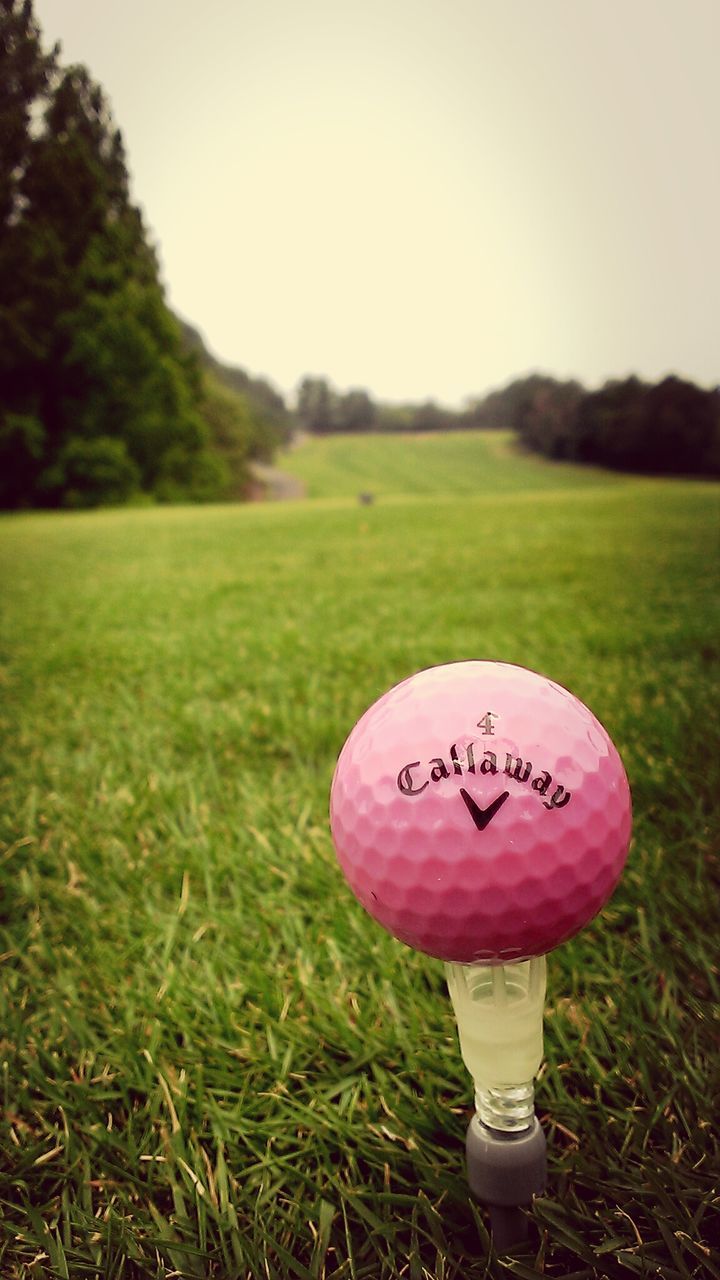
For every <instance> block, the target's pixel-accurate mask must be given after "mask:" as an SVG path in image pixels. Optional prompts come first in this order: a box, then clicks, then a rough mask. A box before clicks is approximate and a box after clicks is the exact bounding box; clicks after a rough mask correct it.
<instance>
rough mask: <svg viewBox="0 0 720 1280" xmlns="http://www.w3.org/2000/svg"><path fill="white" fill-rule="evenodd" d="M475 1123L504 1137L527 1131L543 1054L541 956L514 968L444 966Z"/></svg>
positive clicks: (544, 981) (532, 1111)
mask: <svg viewBox="0 0 720 1280" xmlns="http://www.w3.org/2000/svg"><path fill="white" fill-rule="evenodd" d="M445 973H446V977H447V984H448V989H449V991H450V998H451V1000H452V1003H453V1008H454V1010H455V1017H456V1018H457V1024H458V1032H459V1036H460V1050H461V1053H462V1056H463V1061H464V1063H465V1066H466V1067H467V1069H468V1071H469V1072H470V1075H471V1076H472V1078H473V1081H474V1083H475V1108H476V1111H477V1115H478V1119H479V1120H480V1121H481V1122H482V1124H484V1125H486V1126H487V1128H488V1129H491V1130H493V1131H495V1132H497V1133H503V1134H506V1135H508V1136H510V1135H511V1134H520V1133H522V1132H524V1131H525V1130H526V1129H529V1128H530V1127H531V1125H532V1124H533V1122H534V1115H535V1086H534V1079H535V1076H536V1074H537V1072H538V1070H539V1068H540V1063H541V1061H542V1056H543V1011H544V1007H545V987H546V967H545V957H544V956H538V957H537V958H535V959H532V960H523V961H521V962H520V963H519V964H504V965H479V964H478V965H464V964H447V965H446V966H445Z"/></svg>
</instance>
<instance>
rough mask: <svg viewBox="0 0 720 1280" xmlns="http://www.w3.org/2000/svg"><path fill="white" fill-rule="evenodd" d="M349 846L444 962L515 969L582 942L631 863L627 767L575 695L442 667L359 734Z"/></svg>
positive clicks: (394, 929)
mask: <svg viewBox="0 0 720 1280" xmlns="http://www.w3.org/2000/svg"><path fill="white" fill-rule="evenodd" d="M330 823H331V829H332V836H333V841H334V844H335V849H336V851H337V856H338V859H339V862H340V865H341V867H342V869H343V872H344V874H345V876H346V878H347V880H348V882H349V884H350V887H351V889H352V890H353V893H354V894H355V896H356V897H357V898H358V899H359V901H360V902H361V903H362V905H363V906H364V907H365V908H366V910H367V911H368V912H369V913H370V915H371V916H373V917H374V918H375V919H376V920H377V921H379V923H380V924H381V925H383V926H384V928H385V929H387V930H388V931H389V932H390V933H392V934H394V935H395V937H397V938H399V939H401V941H403V942H406V943H407V944H408V945H409V946H411V947H414V948H416V949H417V950H419V951H424V952H426V953H427V954H428V955H431V956H437V957H438V958H440V959H442V960H447V961H453V962H457V963H461V964H507V963H512V962H516V961H520V960H526V959H529V958H531V957H533V956H541V955H544V954H545V953H546V952H548V951H551V950H552V949H553V948H554V947H556V946H558V945H559V944H560V943H561V942H564V941H565V940H566V939H568V938H571V937H572V936H573V935H574V934H575V933H577V932H578V930H579V929H581V928H582V927H583V926H584V925H585V924H587V923H588V922H589V921H590V920H592V918H593V917H594V916H595V915H596V914H597V912H598V911H599V910H600V909H601V908H602V907H603V905H604V904H605V903H606V902H607V900H608V898H609V897H610V895H611V893H612V891H613V889H614V888H615V885H616V884H617V881H618V879H619V876H620V873H621V871H622V868H623V865H624V863H625V859H626V857H627V851H628V846H629V842H630V832H631V803H630V789H629V787H628V782H627V778H626V775H625V770H624V769H623V765H622V762H621V760H620V757H619V755H618V752H617V750H616V749H615V747H614V745H613V743H612V742H611V740H610V738H609V737H608V734H607V733H606V731H605V729H603V727H602V725H601V724H600V723H599V721H598V720H596V718H595V716H594V715H593V714H592V712H591V711H589V710H588V708H587V707H586V706H585V705H584V704H583V703H582V702H580V701H579V700H578V699H577V698H576V697H574V696H573V694H571V693H569V692H568V691H567V689H564V688H562V687H561V686H560V685H558V684H556V683H555V682H554V681H552V680H549V679H547V678H546V677H545V676H542V675H538V674H537V673H536V672H533V671H528V670H526V669H525V668H523V667H518V666H513V665H511V664H509V663H504V662H484V661H469V662H456V663H450V664H448V665H446V666H439V667H431V668H429V669H428V670H425V671H420V672H418V673H417V674H416V675H413V676H410V677H409V679H407V680H404V681H402V683H400V684H398V685H396V686H395V687H394V688H393V689H390V690H389V692H387V693H385V694H384V695H383V696H382V697H381V698H379V699H378V701H377V702H376V703H374V705H373V706H371V707H370V708H369V710H368V711H366V712H365V714H364V715H363V716H362V718H361V719H360V720H359V721H358V723H357V724H356V725H355V728H354V729H353V730H352V732H351V733H350V735H349V737H348V739H347V741H346V743H345V745H344V747H343V749H342V751H341V753H340V757H339V759H338V763H337V767H336V769H335V775H334V778H333V783H332V790H331V796H330Z"/></svg>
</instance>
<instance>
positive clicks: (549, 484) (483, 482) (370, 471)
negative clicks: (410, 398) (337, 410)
mask: <svg viewBox="0 0 720 1280" xmlns="http://www.w3.org/2000/svg"><path fill="white" fill-rule="evenodd" d="M278 465H279V466H280V467H281V468H282V469H283V470H284V471H286V472H288V473H289V474H290V475H292V476H295V477H296V478H297V479H298V480H300V481H302V483H303V484H304V485H305V492H306V495H307V497H309V498H338V497H340V498H354V497H357V495H358V494H359V493H372V494H374V495H392V496H397V495H399V494H413V495H417V496H420V495H422V494H426V495H436V494H443V493H444V494H454V495H456V496H457V495H468V494H479V493H486V494H487V493H517V492H520V491H522V492H524V493H538V492H542V491H544V490H550V489H551V490H556V489H557V488H558V485H560V486H561V487H562V488H563V489H570V488H579V489H584V488H586V487H588V486H590V487H594V486H596V485H597V482H598V475H599V474H602V475H603V476H604V479H605V483H606V484H608V485H613V484H623V483H624V482H626V477H623V476H621V475H620V474H618V473H617V472H615V473H613V472H603V473H599V472H598V471H596V470H593V469H590V468H588V467H578V466H573V465H570V464H563V465H562V466H559V465H558V464H556V463H555V464H553V463H549V462H546V461H544V460H542V459H540V458H539V457H537V456H532V455H530V454H527V453H523V452H522V451H521V450H520V449H518V447H517V446H516V444H515V437H514V434H513V432H511V431H444V432H442V433H439V432H423V433H419V434H410V433H408V434H403V435H373V434H370V435H357V436H343V435H330V436H316V437H315V438H310V439H308V440H306V441H305V442H304V443H303V445H302V447H301V448H299V449H295V448H291V449H288V450H286V451H285V452H284V453H283V454H281V455H280V460H279V464H278Z"/></svg>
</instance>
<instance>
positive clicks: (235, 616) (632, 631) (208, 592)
mask: <svg viewBox="0 0 720 1280" xmlns="http://www.w3.org/2000/svg"><path fill="white" fill-rule="evenodd" d="M323 443H325V442H323ZM353 443H355V442H353ZM393 444H394V442H393ZM488 447H490V446H488ZM296 457H297V459H298V461H299V459H300V451H298V453H297V455H296ZM496 462H497V467H498V471H497V473H496V476H495V479H494V480H493V484H492V485H491V486H485V485H483V484H480V485H478V486H474V485H473V486H472V491H471V492H467V493H465V495H464V496H462V495H461V496H458V495H457V494H454V495H453V494H448V495H447V496H435V497H428V496H422V495H415V496H413V495H412V494H408V493H405V494H404V495H399V496H398V497H397V498H383V499H381V500H379V501H378V502H377V503H376V504H375V505H374V506H372V507H369V508H359V507H358V506H357V504H356V502H355V501H354V500H340V499H338V500H336V501H332V502H330V501H325V502H305V503H295V504H288V505H267V506H253V507H215V508H207V509H200V508H195V509H180V508H178V509H172V510H139V511H118V512H105V513H98V514H87V515H81V514H78V515H50V516H48V515H46V516H42V515H38V516H33V515H28V516H20V517H14V518H11V519H6V520H4V521H2V522H1V523H0V570H1V572H2V581H3V596H2V606H3V624H2V633H1V634H2V642H3V659H2V667H1V668H0V679H1V680H2V686H1V687H2V695H3V696H2V732H3V744H4V755H5V781H4V783H3V792H2V803H1V804H0V812H1V813H2V815H3V816H2V818H1V819H0V821H1V822H2V830H1V832H0V834H1V835H2V838H3V841H4V850H5V851H4V853H3V854H2V862H1V865H2V889H3V929H2V938H1V939H0V951H2V953H3V955H2V959H3V969H2V1001H3V1009H2V1032H1V1035H2V1045H1V1046H0V1067H1V1068H2V1073H3V1080H2V1083H3V1089H4V1103H5V1109H4V1119H3V1122H2V1130H1V1132H2V1138H1V1140H0V1202H1V1209H0V1274H1V1275H2V1276H3V1278H5V1277H8V1280H13V1278H17V1277H28V1278H29V1277H33V1278H35V1277H59V1276H66V1277H73V1278H75V1277H85V1276H102V1277H112V1278H118V1280H119V1278H120V1277H123V1278H124V1280H126V1278H127V1277H146V1276H147V1277H167V1278H168V1280H169V1277H172V1276H183V1277H185V1276H199V1277H218V1278H220V1277H252V1278H253V1280H255V1277H271V1278H272V1280H274V1278H277V1280H282V1278H284V1277H301V1278H303V1280H308V1278H309V1277H313V1278H321V1277H325V1278H326V1280H330V1278H331V1277H336V1278H337V1280H340V1278H341V1277H342V1280H345V1278H347V1280H352V1278H354V1280H379V1278H382V1277H387V1278H388V1280H390V1277H396V1276H401V1275H402V1276H407V1277H410V1278H411V1280H423V1278H424V1277H438V1278H443V1280H449V1278H451V1277H453V1278H457V1280H460V1277H462V1278H463V1280H467V1278H468V1277H469V1278H471V1280H474V1278H475V1277H484V1276H492V1277H501V1276H510V1275H513V1276H517V1277H533V1276H539V1275H547V1276H558V1277H560V1276H563V1277H571V1276H572V1277H576V1278H577V1280H579V1278H580V1277H612V1278H613V1280H614V1278H615V1277H617V1280H621V1278H624V1277H637V1276H660V1277H662V1280H676V1278H677V1277H680V1278H682V1280H687V1277H694V1278H695V1280H701V1278H702V1280H704V1278H705V1277H717V1276H720V1263H718V1261H717V1255H711V1254H710V1252H709V1249H710V1246H711V1244H713V1242H716V1241H717V1238H718V1191H717V1181H718V1168H719V1162H718V1150H717V1145H718V1144H717V1138H716V1129H715V1126H716V1119H717V1109H718V1096H717V1083H718V1069H717V1064H718V1023H717V1018H716V1013H717V1002H718V996H719V995H720V992H719V990H718V987H719V979H718V972H717V967H716V965H717V906H716V900H715V897H714V892H715V890H714V888H713V886H714V885H715V886H716V884H717V878H718V861H717V853H716V852H715V853H713V851H712V845H711V838H712V828H713V822H714V820H716V815H717V796H718V794H719V793H720V779H719V778H718V760H719V759H720V743H719V742H718V735H717V718H716V716H715V715H714V710H715V705H714V699H715V694H716V687H717V686H716V684H714V683H713V682H714V680H715V681H716V679H717V670H718V581H717V570H716V564H715V558H714V554H713V544H714V541H715V540H716V533H717V521H718V515H719V514H720V510H719V508H720V503H719V502H718V494H719V492H720V491H719V489H718V486H712V485H709V484H703V483H696V484H693V483H685V482H677V483H673V482H661V481H647V480H637V481H634V480H628V479H623V480H619V479H617V480H616V479H613V480H607V478H606V477H604V476H602V475H600V474H599V473H592V472H589V473H587V475H586V476H584V477H583V483H582V485H580V484H577V482H576V479H575V477H574V475H573V474H571V473H568V472H566V471H565V470H564V469H560V470H558V471H553V470H552V469H551V468H549V467H548V466H547V465H545V464H534V463H533V462H532V460H530V459H524V460H523V461H522V466H523V467H528V466H529V467H531V468H532V467H533V466H536V467H537V471H536V472H533V474H534V475H535V478H536V480H537V484H533V483H531V481H530V479H528V481H527V483H525V482H523V481H522V474H523V473H521V472H517V473H516V472H515V467H516V466H519V465H520V464H516V463H513V462H512V461H511V459H510V458H506V459H505V462H504V463H503V466H504V471H503V469H502V468H501V467H500V461H499V460H496ZM511 470H512V474H510V471H511ZM525 474H527V475H530V473H529V472H528V473H525ZM503 475H504V477H505V479H504V481H502V479H501V477H502V476H503ZM553 477H554V485H553ZM466 481H467V476H466V475H462V476H461V477H459V484H460V482H462V484H465V483H466ZM367 483H368V482H367V479H366V476H365V474H363V477H362V487H366V485H367ZM415 483H416V481H415V480H412V478H411V482H410V487H413V485H414V484H415ZM445 483H449V481H446V480H445V479H444V480H443V485H444V484H445ZM347 491H348V492H350V493H352V494H354V493H355V489H354V488H353V487H352V486H350V487H349V489H348V490H347ZM378 491H379V488H378ZM468 657H492V658H502V659H505V660H508V661H511V662H519V663H523V664H525V665H528V666H530V667H534V668H536V669H539V670H543V671H546V672H548V673H550V674H551V675H553V676H554V677H555V678H556V679H558V680H559V681H561V682H562V683H563V684H566V685H568V686H569V687H570V688H572V689H573V690H574V691H575V692H576V693H577V694H578V695H579V696H580V697H581V698H583V699H584V700H585V701H586V702H588V703H589V704H590V705H591V706H592V707H593V709H594V710H595V711H596V713H597V715H598V716H599V717H600V719H601V720H603V721H604V723H605V724H606V726H607V728H608V730H609V731H610V732H611V734H612V736H613V737H614V738H615V740H616V742H617V744H618V746H619V748H620V750H621V752H622V754H623V757H624V759H625V763H626V767H627V769H628V773H629V776H630V780H631V784H632V787H633V793H634V803H635V814H636V821H635V837H634V843H633V847H632V851H631V856H630V860H629V864H628V869H627V872H626V874H625V876H624V878H623V880H622V882H621V885H620V887H619V889H618V890H617V892H616V894H615V896H614V898H613V900H612V902H611V904H610V905H609V906H608V907H607V908H606V910H605V911H604V913H603V914H602V917H601V918H600V919H599V920H598V921H597V922H596V923H595V924H593V925H592V926H590V927H589V928H587V929H586V930H585V931H584V932H583V933H582V934H580V935H579V936H578V937H577V938H576V939H574V940H573V941H572V942H570V943H568V944H566V945H565V946H564V947H562V948H561V949H560V950H559V951H557V952H556V953H555V954H554V955H553V957H552V958H551V963H550V981H549V1005H548V1016H547V1025H546V1062H545V1065H544V1067H543V1069H542V1072H541V1077H540V1079H539V1081H538V1090H537V1098H538V1108H539V1114H540V1116H541V1120H542V1123H543V1125H544V1127H545V1130H546V1133H547V1136H548V1141H549V1154H550V1183H549V1188H548V1193H547V1196H546V1197H545V1198H543V1199H542V1200H540V1201H538V1202H537V1203H536V1205H535V1210H534V1215H535V1221H536V1223H537V1226H538V1229H539V1240H538V1242H536V1244H535V1246H534V1252H533V1253H531V1254H525V1255H522V1256H520V1255H518V1256H516V1257H514V1258H508V1259H505V1260H503V1261H500V1260H497V1259H496V1258H494V1256H493V1255H492V1254H491V1252H490V1250H489V1243H488V1236H487V1232H486V1223H485V1219H484V1216H483V1213H482V1211H481V1210H480V1209H478V1208H477V1207H475V1206H473V1205H472V1204H471V1203H470V1201H469V1199H468V1195H467V1190H466V1185H465V1178H464V1167H463V1163H464V1156H463V1135H464V1129H465V1126H466V1123H467V1120H468V1117H469V1114H470V1100H471V1085H470V1081H469V1079H468V1078H467V1077H466V1075H465V1072H464V1068H463V1066H462V1062H461V1060H460V1055H459V1052H458V1050H457V1046H456V1038H455V1031H454V1025H453V1019H452V1014H451V1010H450V1004H449V1000H448V998H447V995H446V993H445V990H444V984H443V975H442V967H441V965H439V964H438V963H436V962H434V961H431V960H428V959H426V958H424V957H422V956H419V955H415V954H413V953H411V952H409V951H407V950H406V949H405V948H403V947H402V946H401V945H400V944H399V943H396V942H395V941H394V940H393V939H392V938H389V937H387V936H386V935H385V934H384V933H383V932H382V930H381V929H380V928H379V927H377V926H376V925H375V924H374V923H373V922H372V921H371V920H369V919H368V918H367V917H366V916H365V915H364V913H363V912H362V910H361V909H360V907H359V906H358V905H357V904H356V903H355V901H354V899H352V897H351V895H350V893H349V891H348V890H347V888H346V886H345V884H344V882H343V880H342V878H341V876H340V874H339V872H338V870H337V867H336V864H335V860H334V855H333V852H332V848H331V843H330V838H329V833H328V828H327V820H326V811H327V793H328V788H329V783H330V778H331V774H332V769H333V765H334V760H335V757H336V755H337V752H338V750H339V748H340V746H341V744H342V742H343V740H344V738H345V736H346V734H347V732H348V731H349V729H350V727H351V726H352V724H353V723H354V721H355V719H356V718H357V716H358V715H359V714H360V712H361V711H362V710H363V709H364V708H365V707H366V706H367V705H368V704H369V703H370V702H371V701H372V700H373V699H374V698H375V697H376V696H377V695H378V694H379V693H380V692H381V691H382V690H384V689H385V688H386V687H387V686H388V685H390V684H391V683H393V682H395V681H397V680H398V679H400V678H402V677H403V676H405V675H406V674H408V673H409V672H411V671H413V670H415V669H417V668H420V667H423V666H427V665H429V664H432V663H436V662H445V661H450V660H453V659H459V658H468Z"/></svg>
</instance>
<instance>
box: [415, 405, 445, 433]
mask: <svg viewBox="0 0 720 1280" xmlns="http://www.w3.org/2000/svg"><path fill="white" fill-rule="evenodd" d="M448 417H449V415H448V413H447V411H446V410H444V409H441V408H440V407H439V406H438V405H436V404H435V402H434V400H426V401H425V402H424V404H419V405H417V406H415V407H414V409H413V414H412V430H413V431H442V430H443V429H444V428H445V427H447V426H448Z"/></svg>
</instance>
